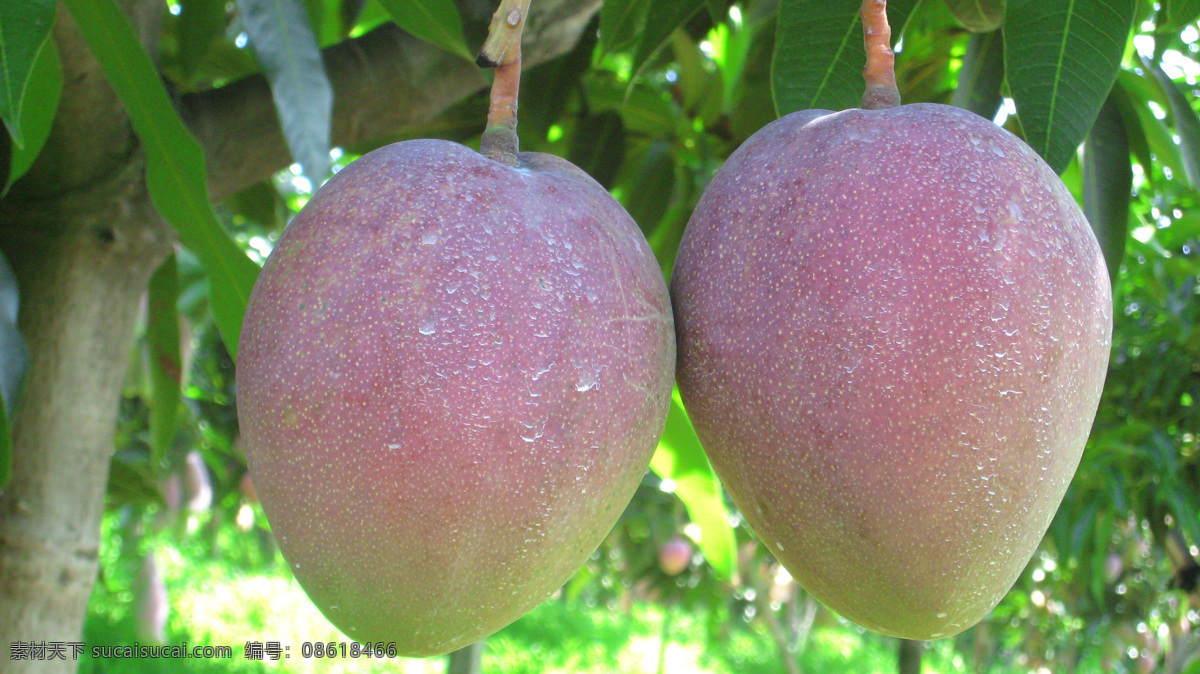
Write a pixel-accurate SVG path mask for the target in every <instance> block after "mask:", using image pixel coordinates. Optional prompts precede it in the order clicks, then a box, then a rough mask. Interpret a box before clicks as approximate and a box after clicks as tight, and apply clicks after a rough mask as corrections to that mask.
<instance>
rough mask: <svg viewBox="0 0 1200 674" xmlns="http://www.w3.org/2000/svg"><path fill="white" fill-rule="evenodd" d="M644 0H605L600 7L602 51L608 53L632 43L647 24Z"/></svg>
mask: <svg viewBox="0 0 1200 674" xmlns="http://www.w3.org/2000/svg"><path fill="white" fill-rule="evenodd" d="M649 4H650V3H648V2H643V1H642V0H604V4H603V5H602V6H601V7H600V51H601V53H604V54H607V53H609V52H613V51H616V50H618V49H624V48H625V47H628V46H630V45H632V44H633V43H634V42H635V41H636V40H637V36H638V35H639V34H641V32H642V26H644V25H646V8H647V6H649Z"/></svg>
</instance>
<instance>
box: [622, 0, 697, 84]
mask: <svg viewBox="0 0 1200 674" xmlns="http://www.w3.org/2000/svg"><path fill="white" fill-rule="evenodd" d="M647 4H649V8H647V10H646V25H645V27H644V28H643V30H642V31H641V39H640V40H639V41H638V46H637V50H636V51H635V52H634V55H633V77H632V78H631V79H630V82H632V81H633V80H634V79H637V76H638V75H640V74H641V72H642V69H643V68H645V67H646V64H647V63H649V62H650V57H652V56H654V55H655V54H656V53H658V50H659V49H662V47H663V45H665V44H666V43H667V40H669V39H670V38H671V33H673V32H675V29H676V28H679V27H680V26H682V25H683V24H684V23H686V22H687V20H688V19H690V18H692V16H693V15H694V14H695V13H696V12H698V11H699V10H700V8H701V7H703V6H704V0H660V1H659V2H651V3H647Z"/></svg>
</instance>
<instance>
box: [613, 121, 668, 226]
mask: <svg viewBox="0 0 1200 674" xmlns="http://www.w3.org/2000/svg"><path fill="white" fill-rule="evenodd" d="M675 162H676V157H675V155H674V153H672V152H671V146H670V145H669V144H668V143H667V142H666V141H663V140H656V141H654V142H653V143H651V144H650V147H649V148H647V149H646V153H645V155H644V156H643V158H642V161H641V164H640V165H639V166H638V168H637V172H636V173H635V174H634V175H633V178H632V180H631V181H630V183H629V184H628V185H627V186H626V189H627V190H628V191H627V192H626V195H625V199H624V200H623V201H624V206H625V210H627V211H629V215H630V216H632V217H633V221H634V222H636V223H637V224H638V227H640V228H641V229H642V232H644V233H645V234H646V236H650V235H651V234H653V233H654V230H655V228H656V227H657V226H658V223H659V222H660V221H661V220H662V217H663V214H664V213H666V212H667V207H668V206H669V205H670V203H671V192H672V190H674V189H675Z"/></svg>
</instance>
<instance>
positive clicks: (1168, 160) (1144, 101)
mask: <svg viewBox="0 0 1200 674" xmlns="http://www.w3.org/2000/svg"><path fill="white" fill-rule="evenodd" d="M1117 82H1118V84H1119V87H1120V89H1121V90H1123V91H1124V92H1125V93H1126V94H1127V95H1126V96H1125V98H1126V99H1128V103H1129V105H1128V109H1126V108H1125V106H1122V109H1123V113H1122V114H1123V116H1124V118H1125V119H1129V115H1128V112H1129V111H1132V113H1133V115H1134V117H1135V118H1136V119H1137V120H1138V121H1137V123H1134V124H1130V123H1129V122H1126V124H1125V130H1126V132H1130V131H1131V130H1133V129H1138V130H1140V131H1141V133H1142V135H1143V136H1144V137H1145V140H1146V147H1147V148H1148V152H1147V155H1146V156H1143V155H1142V154H1138V161H1139V162H1140V163H1141V164H1142V167H1143V168H1144V169H1145V170H1146V175H1147V176H1150V177H1152V178H1153V177H1154V175H1155V171H1154V170H1153V169H1155V168H1159V167H1161V168H1160V170H1162V168H1169V169H1171V173H1172V174H1174V175H1181V176H1182V175H1186V174H1187V171H1186V169H1185V168H1184V165H1183V158H1182V155H1181V154H1180V148H1179V145H1178V144H1176V143H1175V139H1174V138H1173V137H1172V133H1171V130H1170V129H1168V128H1167V124H1166V121H1165V120H1161V119H1158V118H1157V117H1155V116H1154V113H1153V112H1152V111H1151V109H1150V105H1149V103H1150V102H1151V101H1153V102H1155V103H1157V104H1158V105H1159V107H1161V108H1162V109H1164V110H1165V109H1168V108H1170V104H1169V103H1167V101H1166V100H1165V99H1164V98H1163V91H1162V87H1160V86H1158V83H1157V82H1155V80H1154V78H1153V77H1152V76H1151V75H1149V74H1146V75H1138V74H1137V73H1134V72H1132V71H1129V70H1122V71H1121V73H1120V75H1119V76H1118V78H1117ZM1115 88H1116V87H1114V89H1115ZM1117 101H1118V104H1120V103H1121V98H1118V99H1117ZM1134 138H1136V134H1135V135H1134ZM1131 140H1132V139H1131ZM1133 149H1134V151H1135V152H1138V147H1137V145H1136V144H1135V145H1134V146H1133Z"/></svg>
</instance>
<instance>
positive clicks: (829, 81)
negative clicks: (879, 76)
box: [771, 0, 917, 116]
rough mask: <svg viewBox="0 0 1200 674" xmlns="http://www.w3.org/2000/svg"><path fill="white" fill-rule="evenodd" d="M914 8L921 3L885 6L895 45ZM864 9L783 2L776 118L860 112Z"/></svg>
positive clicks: (824, 1)
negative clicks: (820, 111) (861, 12)
mask: <svg viewBox="0 0 1200 674" xmlns="http://www.w3.org/2000/svg"><path fill="white" fill-rule="evenodd" d="M916 5H917V0H892V2H889V3H888V4H887V14H888V23H889V24H890V25H891V26H892V44H893V45H895V44H896V42H898V41H899V40H900V35H901V34H902V32H903V27H904V24H905V23H906V22H907V21H908V17H909V16H910V15H911V14H912V11H913V9H914V8H915V7H916ZM860 6H861V3H858V2H854V1H852V0H837V2H829V1H828V0H780V3H779V19H778V21H777V23H776V28H775V56H774V61H773V63H772V67H771V85H772V87H773V93H774V97H775V111H776V113H777V114H778V115H780V116H782V115H786V114H788V113H789V112H795V111H797V110H812V109H824V110H845V109H847V108H856V107H858V105H859V103H860V102H861V101H862V95H863V91H864V90H865V89H866V83H865V82H864V81H863V76H862V71H863V66H865V65H866V63H867V55H866V49H865V47H864V46H863V31H862V21H861V20H860V19H859V14H858V12H859V8H860Z"/></svg>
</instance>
